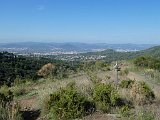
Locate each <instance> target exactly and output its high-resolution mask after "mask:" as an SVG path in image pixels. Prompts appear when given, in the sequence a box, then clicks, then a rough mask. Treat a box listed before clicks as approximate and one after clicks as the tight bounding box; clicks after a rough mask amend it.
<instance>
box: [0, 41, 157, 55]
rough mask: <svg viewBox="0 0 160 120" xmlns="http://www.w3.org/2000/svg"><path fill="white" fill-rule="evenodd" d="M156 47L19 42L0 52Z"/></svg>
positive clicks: (84, 50)
mask: <svg viewBox="0 0 160 120" xmlns="http://www.w3.org/2000/svg"><path fill="white" fill-rule="evenodd" d="M153 46H155V44H107V43H92V44H89V43H40V42H19V43H3V44H2V43H0V51H8V52H14V53H19V54H20V53H21V54H25V53H55V54H56V52H57V53H62V54H63V53H65V52H67V53H86V52H96V51H104V50H106V49H113V50H115V51H121V52H128V51H139V50H144V49H147V48H150V47H153Z"/></svg>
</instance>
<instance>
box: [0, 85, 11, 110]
mask: <svg viewBox="0 0 160 120" xmlns="http://www.w3.org/2000/svg"><path fill="white" fill-rule="evenodd" d="M12 100H13V93H12V92H11V91H10V90H9V88H8V87H7V86H6V85H4V86H2V87H1V88H0V103H1V104H3V105H5V104H6V103H7V102H11V101H12ZM4 107H5V106H4Z"/></svg>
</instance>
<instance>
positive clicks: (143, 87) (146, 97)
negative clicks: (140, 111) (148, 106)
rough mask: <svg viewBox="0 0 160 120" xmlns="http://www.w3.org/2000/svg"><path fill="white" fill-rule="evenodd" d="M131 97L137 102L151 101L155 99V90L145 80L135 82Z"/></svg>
mask: <svg viewBox="0 0 160 120" xmlns="http://www.w3.org/2000/svg"><path fill="white" fill-rule="evenodd" d="M131 97H132V99H133V101H134V102H135V103H136V104H145V103H150V102H152V101H153V100H154V99H155V95H154V92H153V91H152V90H151V88H150V87H149V86H148V85H147V84H146V83H145V82H137V83H134V84H133V86H132V88H131Z"/></svg>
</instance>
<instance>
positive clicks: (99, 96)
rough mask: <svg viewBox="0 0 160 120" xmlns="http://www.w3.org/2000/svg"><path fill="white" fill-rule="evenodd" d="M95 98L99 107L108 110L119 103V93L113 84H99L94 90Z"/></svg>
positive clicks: (104, 110)
mask: <svg viewBox="0 0 160 120" xmlns="http://www.w3.org/2000/svg"><path fill="white" fill-rule="evenodd" d="M93 99H94V100H95V101H96V107H97V109H100V110H102V111H103V112H108V111H109V109H110V108H111V107H113V106H116V105H118V104H119V100H120V98H119V95H118V93H117V91H116V90H115V88H114V87H113V86H111V85H110V84H109V85H105V84H98V85H96V86H95V88H94V91H93Z"/></svg>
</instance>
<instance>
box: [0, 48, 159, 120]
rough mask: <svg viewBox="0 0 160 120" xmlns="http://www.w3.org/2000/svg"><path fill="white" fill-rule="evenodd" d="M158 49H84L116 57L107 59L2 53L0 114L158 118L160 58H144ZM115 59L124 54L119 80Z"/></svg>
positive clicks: (37, 119) (38, 119)
mask: <svg viewBox="0 0 160 120" xmlns="http://www.w3.org/2000/svg"><path fill="white" fill-rule="evenodd" d="M158 49H159V47H154V48H150V49H147V50H144V51H140V52H135V53H131V52H129V53H123V52H116V51H114V50H107V51H103V52H94V53H88V54H89V55H105V54H106V53H107V55H108V57H113V58H114V59H110V63H109V62H108V60H109V59H108V60H107V61H105V60H97V61H85V62H82V61H81V62H67V61H59V60H54V59H49V58H36V57H35V58H30V57H24V56H16V55H14V54H12V53H8V52H2V53H0V58H1V59H0V60H1V62H0V71H1V85H0V86H1V87H0V100H1V101H2V102H1V103H0V118H1V117H3V116H2V115H4V114H5V115H6V117H7V116H8V117H10V116H12V117H13V118H14V119H16V120H22V119H24V120H52V119H66V118H67V119H73V120H74V119H86V120H92V119H98V120H108V119H109V120H121V119H123V120H128V119H142V120H143V119H144V120H145V119H149V120H158V119H159V118H160V116H159V110H160V109H159V108H160V106H159V102H160V95H159V92H158V91H159V90H160V89H159V86H160V81H159V80H160V69H159V66H160V60H159V59H157V58H155V57H154V58H153V57H148V56H149V54H153V55H154V54H155V55H158V51H157V50H158ZM113 54H114V56H112V55H113ZM131 55H132V56H131ZM141 55H142V56H147V57H142V56H141ZM135 56H136V57H137V56H141V57H138V58H136V57H135ZM132 57H133V58H134V59H131V58H132ZM117 59H122V60H119V61H118V65H119V67H120V68H121V69H120V71H119V72H118V81H117V78H116V75H117V73H116V71H115V69H114V65H115V61H114V60H117ZM123 59H126V60H123ZM128 59H130V60H128ZM11 76H12V77H13V78H11ZM33 76H36V78H33ZM6 85H8V86H6ZM13 103H14V104H13ZM6 105H9V106H6ZM6 109H7V110H8V111H7V110H6ZM12 110H14V111H16V112H15V113H13V112H12ZM1 111H5V112H4V113H1ZM9 115H10V116H9ZM7 119H9V118H7ZM9 120H10V119H9Z"/></svg>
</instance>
